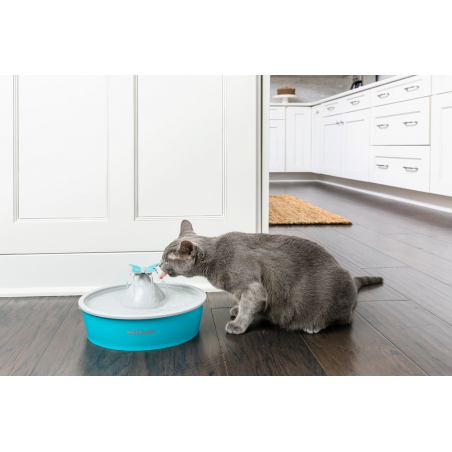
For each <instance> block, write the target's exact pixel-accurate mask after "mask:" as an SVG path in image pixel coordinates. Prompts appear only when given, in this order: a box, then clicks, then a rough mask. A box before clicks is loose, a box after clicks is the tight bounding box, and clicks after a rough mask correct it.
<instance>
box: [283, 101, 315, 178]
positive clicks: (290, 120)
mask: <svg viewBox="0 0 452 452" xmlns="http://www.w3.org/2000/svg"><path fill="white" fill-rule="evenodd" d="M306 171H311V108H310V107H290V108H287V111H286V172H288V173H291V172H306Z"/></svg>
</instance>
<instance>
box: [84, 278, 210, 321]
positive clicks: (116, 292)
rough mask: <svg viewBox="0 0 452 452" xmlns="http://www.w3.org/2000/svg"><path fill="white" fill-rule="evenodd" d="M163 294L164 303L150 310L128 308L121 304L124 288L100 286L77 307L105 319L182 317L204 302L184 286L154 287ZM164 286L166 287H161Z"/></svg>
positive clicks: (196, 291) (200, 295)
mask: <svg viewBox="0 0 452 452" xmlns="http://www.w3.org/2000/svg"><path fill="white" fill-rule="evenodd" d="M156 284H157V285H158V286H159V287H161V288H162V289H163V292H164V294H165V300H164V302H163V303H162V304H161V305H159V306H156V307H154V308H150V309H130V308H127V307H125V306H123V304H122V303H121V300H122V299H123V297H124V293H125V291H126V288H127V286H126V285H120V286H111V287H104V288H102V289H96V290H93V291H92V292H89V293H87V294H85V295H83V296H82V297H81V298H80V300H79V302H78V306H79V308H80V309H81V310H82V311H84V312H86V313H88V314H91V315H95V316H97V317H105V318H108V319H124V320H139V319H156V318H160V317H170V316H173V315H178V314H183V313H185V312H189V311H192V310H194V309H196V308H199V307H200V306H201V305H202V304H203V303H204V301H205V300H206V293H205V292H203V291H202V290H201V289H198V288H197V287H192V286H189V285H187V284H158V283H156ZM165 286H166V287H165Z"/></svg>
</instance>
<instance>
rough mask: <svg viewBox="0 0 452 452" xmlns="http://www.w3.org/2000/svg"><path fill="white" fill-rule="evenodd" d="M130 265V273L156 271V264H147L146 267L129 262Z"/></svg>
mask: <svg viewBox="0 0 452 452" xmlns="http://www.w3.org/2000/svg"><path fill="white" fill-rule="evenodd" d="M129 265H130V266H131V267H132V273H146V274H148V273H152V272H155V271H156V267H157V265H158V263H157V264H153V265H149V266H148V267H139V266H138V265H133V264H129Z"/></svg>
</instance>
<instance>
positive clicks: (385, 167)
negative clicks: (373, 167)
mask: <svg viewBox="0 0 452 452" xmlns="http://www.w3.org/2000/svg"><path fill="white" fill-rule="evenodd" d="M377 166H378V168H380V169H388V168H389V165H379V164H378V163H377Z"/></svg>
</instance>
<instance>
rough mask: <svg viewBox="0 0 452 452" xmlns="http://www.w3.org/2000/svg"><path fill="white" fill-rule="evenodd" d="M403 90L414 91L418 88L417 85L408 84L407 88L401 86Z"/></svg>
mask: <svg viewBox="0 0 452 452" xmlns="http://www.w3.org/2000/svg"><path fill="white" fill-rule="evenodd" d="M403 89H404V90H405V91H416V90H417V89H419V85H413V86H409V87H408V88H403Z"/></svg>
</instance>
